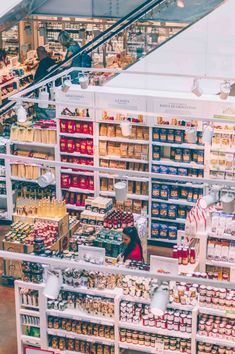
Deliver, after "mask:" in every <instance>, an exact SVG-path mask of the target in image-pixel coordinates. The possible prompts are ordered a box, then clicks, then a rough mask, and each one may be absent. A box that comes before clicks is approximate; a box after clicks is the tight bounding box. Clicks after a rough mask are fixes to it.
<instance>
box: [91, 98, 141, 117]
mask: <svg viewBox="0 0 235 354" xmlns="http://www.w3.org/2000/svg"><path fill="white" fill-rule="evenodd" d="M95 101H96V107H98V108H100V109H102V108H104V109H105V108H106V109H110V110H112V109H114V110H116V109H118V110H125V111H130V113H132V112H133V111H137V112H146V98H145V97H143V96H138V95H125V94H121V93H118V94H116V93H115V94H113V93H96V95H95Z"/></svg>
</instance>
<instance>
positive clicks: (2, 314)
mask: <svg viewBox="0 0 235 354" xmlns="http://www.w3.org/2000/svg"><path fill="white" fill-rule="evenodd" d="M0 354H17V344H16V324H15V299H14V289H13V288H6V287H2V286H0Z"/></svg>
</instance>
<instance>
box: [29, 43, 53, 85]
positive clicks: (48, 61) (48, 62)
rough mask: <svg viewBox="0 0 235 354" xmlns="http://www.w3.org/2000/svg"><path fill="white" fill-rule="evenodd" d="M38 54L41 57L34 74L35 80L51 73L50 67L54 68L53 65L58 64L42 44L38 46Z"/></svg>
mask: <svg viewBox="0 0 235 354" xmlns="http://www.w3.org/2000/svg"><path fill="white" fill-rule="evenodd" d="M37 55H38V59H39V64H38V67H37V70H36V73H35V75H34V81H38V80H41V79H43V78H44V77H45V76H46V75H47V74H49V71H50V69H52V66H54V65H55V64H56V63H55V61H54V60H53V59H52V58H50V56H49V54H48V52H47V51H46V49H45V48H44V47H42V46H41V47H38V49H37Z"/></svg>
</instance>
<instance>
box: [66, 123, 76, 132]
mask: <svg viewBox="0 0 235 354" xmlns="http://www.w3.org/2000/svg"><path fill="white" fill-rule="evenodd" d="M67 132H68V133H69V134H74V133H75V122H74V121H73V120H68V122H67Z"/></svg>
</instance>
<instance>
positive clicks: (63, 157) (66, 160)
mask: <svg viewBox="0 0 235 354" xmlns="http://www.w3.org/2000/svg"><path fill="white" fill-rule="evenodd" d="M61 162H68V158H67V157H66V156H61ZM61 169H63V170H66V169H68V167H64V166H63V167H61Z"/></svg>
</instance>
